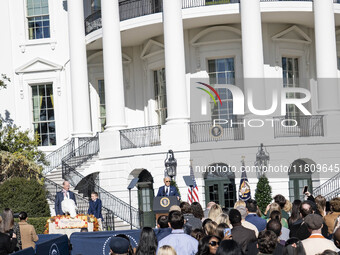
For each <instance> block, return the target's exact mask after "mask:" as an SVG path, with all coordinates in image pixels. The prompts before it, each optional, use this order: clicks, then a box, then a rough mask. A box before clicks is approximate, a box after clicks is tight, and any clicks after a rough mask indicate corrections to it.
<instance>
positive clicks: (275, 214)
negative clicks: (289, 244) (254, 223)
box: [267, 211, 290, 244]
mask: <svg viewBox="0 0 340 255" xmlns="http://www.w3.org/2000/svg"><path fill="white" fill-rule="evenodd" d="M270 219H271V220H278V221H279V222H280V223H281V225H282V228H281V235H280V237H279V238H280V240H281V241H282V243H283V244H284V243H285V242H286V241H287V240H288V239H289V232H290V230H289V229H288V228H286V227H285V226H283V224H282V220H284V222H286V219H282V218H281V211H272V212H271V214H270ZM267 224H268V223H267Z"/></svg>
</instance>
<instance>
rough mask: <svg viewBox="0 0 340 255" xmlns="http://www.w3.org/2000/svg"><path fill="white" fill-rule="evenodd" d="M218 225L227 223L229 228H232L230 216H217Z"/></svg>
mask: <svg viewBox="0 0 340 255" xmlns="http://www.w3.org/2000/svg"><path fill="white" fill-rule="evenodd" d="M215 222H216V223H217V224H221V223H226V224H227V225H228V226H230V220H229V215H228V214H226V213H221V214H220V215H218V216H217V218H216V221H215Z"/></svg>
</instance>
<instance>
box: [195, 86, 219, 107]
mask: <svg viewBox="0 0 340 255" xmlns="http://www.w3.org/2000/svg"><path fill="white" fill-rule="evenodd" d="M197 83H198V84H201V85H203V86H206V87H207V88H209V89H210V90H211V91H213V92H214V94H215V95H216V96H217V98H218V100H219V101H220V104H221V106H222V100H221V97H220V95H219V94H218V93H217V91H216V90H215V89H214V88H213V87H212V86H210V85H208V84H206V83H203V82H197ZM196 88H198V89H200V90H203V91H204V92H206V93H208V95H209V96H210V97H211V98H212V100H213V101H214V103H215V105H216V104H217V102H216V100H215V97H214V96H213V94H211V92H210V91H209V90H206V89H204V88H201V87H196Z"/></svg>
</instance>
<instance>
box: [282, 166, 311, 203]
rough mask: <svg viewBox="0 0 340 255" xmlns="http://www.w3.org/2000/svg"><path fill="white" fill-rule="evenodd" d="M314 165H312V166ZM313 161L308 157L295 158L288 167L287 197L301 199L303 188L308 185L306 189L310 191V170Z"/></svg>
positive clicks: (291, 199)
mask: <svg viewBox="0 0 340 255" xmlns="http://www.w3.org/2000/svg"><path fill="white" fill-rule="evenodd" d="M313 165H314V166H313ZM313 167H315V162H313V161H312V160H309V159H297V160H295V161H294V162H293V163H292V164H291V165H290V167H289V172H288V175H289V199H290V201H293V200H295V199H303V196H304V195H303V194H302V192H303V189H304V187H305V186H308V191H309V192H312V189H313V187H312V172H311V171H309V170H310V169H311V168H313Z"/></svg>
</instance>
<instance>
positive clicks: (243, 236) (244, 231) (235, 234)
mask: <svg viewBox="0 0 340 255" xmlns="http://www.w3.org/2000/svg"><path fill="white" fill-rule="evenodd" d="M229 219H230V223H231V225H232V226H233V228H232V229H231V235H232V238H233V240H235V241H236V242H237V244H238V245H239V246H240V247H241V249H242V251H243V252H245V251H246V249H247V245H248V243H250V242H253V241H255V240H256V236H255V232H254V231H253V230H250V229H248V228H245V227H243V226H242V224H241V219H242V217H241V213H240V212H239V211H238V210H236V209H231V210H230V212H229Z"/></svg>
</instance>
